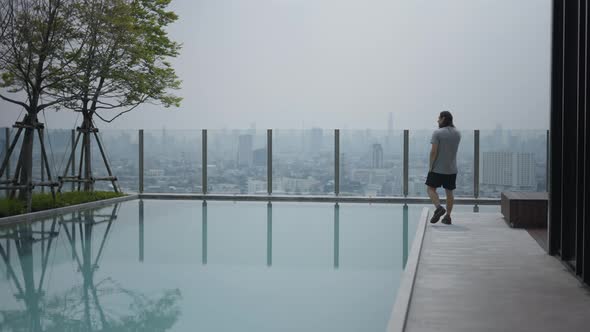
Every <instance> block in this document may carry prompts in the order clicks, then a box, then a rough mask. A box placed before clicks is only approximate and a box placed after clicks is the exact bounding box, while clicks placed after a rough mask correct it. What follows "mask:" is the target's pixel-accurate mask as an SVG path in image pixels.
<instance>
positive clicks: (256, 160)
mask: <svg viewBox="0 0 590 332" xmlns="http://www.w3.org/2000/svg"><path fill="white" fill-rule="evenodd" d="M252 158H253V160H252V163H253V164H254V166H266V148H260V149H256V150H254V151H253V152H252Z"/></svg>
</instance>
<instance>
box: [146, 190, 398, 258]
mask: <svg viewBox="0 0 590 332" xmlns="http://www.w3.org/2000/svg"><path fill="white" fill-rule="evenodd" d="M207 210H208V205H207V201H203V202H202V209H201V227H202V228H201V244H202V248H201V253H202V257H201V263H202V264H203V265H207V259H208V256H207V251H208V242H207V238H208V232H207V224H208V211H207ZM333 211H334V214H333V229H334V230H333V245H334V246H333V267H334V269H338V268H339V267H340V204H339V203H335V204H334V210H333ZM398 218H399V217H394V218H393V219H392V222H394V223H396V220H399V219H398ZM408 224H409V207H408V205H407V204H404V205H403V208H402V225H401V227H402V242H401V246H402V248H401V253H402V268H405V267H406V264H407V261H408V253H409V236H408V233H409V227H408ZM140 234H142V235H140V236H141V237H140V248H141V249H140V257H141V260H143V202H141V203H140ZM266 265H267V266H268V267H272V265H273V204H272V203H271V202H267V203H266Z"/></svg>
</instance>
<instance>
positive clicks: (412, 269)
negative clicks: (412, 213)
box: [387, 208, 428, 332]
mask: <svg viewBox="0 0 590 332" xmlns="http://www.w3.org/2000/svg"><path fill="white" fill-rule="evenodd" d="M427 220H428V208H423V209H422V214H421V215H420V220H419V223H418V228H417V229H416V236H415V238H414V242H413V243H412V251H410V256H409V257H408V261H407V263H406V268H405V269H404V272H403V275H402V279H401V283H400V285H399V289H398V291H397V297H396V299H395V304H394V306H393V310H392V312H391V316H390V318H389V323H387V332H403V331H404V329H405V326H406V321H407V319H408V312H409V309H410V301H411V299H412V292H413V291H414V283H415V281H416V272H417V271H418V263H419V261H420V253H421V251H422V243H423V241H424V233H425V230H426V224H427V222H426V221H427Z"/></svg>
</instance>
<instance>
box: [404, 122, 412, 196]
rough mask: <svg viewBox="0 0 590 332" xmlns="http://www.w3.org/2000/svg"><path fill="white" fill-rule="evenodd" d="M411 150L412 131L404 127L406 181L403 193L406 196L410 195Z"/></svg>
mask: <svg viewBox="0 0 590 332" xmlns="http://www.w3.org/2000/svg"><path fill="white" fill-rule="evenodd" d="M409 150H410V131H409V130H408V129H404V164H403V171H404V182H403V194H404V197H408V176H409V173H408V171H409V166H410V165H409V162H410V158H409Z"/></svg>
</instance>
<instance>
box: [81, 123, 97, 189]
mask: <svg viewBox="0 0 590 332" xmlns="http://www.w3.org/2000/svg"><path fill="white" fill-rule="evenodd" d="M82 114H83V115H84V121H83V123H82V130H83V131H82V135H83V139H82V149H83V150H84V180H86V182H84V191H92V190H93V189H94V188H93V187H94V186H93V184H92V182H91V181H90V180H91V179H92V149H91V145H90V135H91V134H92V132H91V130H92V129H93V128H92V127H93V126H92V114H91V113H90V112H83V113H82Z"/></svg>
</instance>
